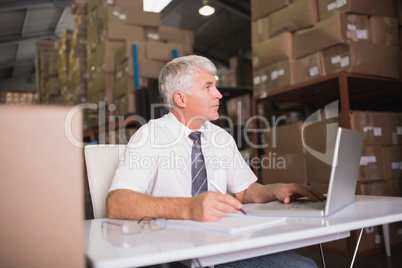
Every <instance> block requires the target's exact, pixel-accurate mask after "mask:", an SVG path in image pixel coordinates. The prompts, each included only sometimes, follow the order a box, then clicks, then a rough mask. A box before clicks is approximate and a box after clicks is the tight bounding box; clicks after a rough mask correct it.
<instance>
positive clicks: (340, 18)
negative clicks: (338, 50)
mask: <svg viewBox="0 0 402 268" xmlns="http://www.w3.org/2000/svg"><path fill="white" fill-rule="evenodd" d="M368 35H369V31H368V17H367V16H365V15H355V14H345V13H341V12H337V13H335V14H334V15H332V16H331V17H329V18H327V19H326V20H323V21H320V22H319V23H317V24H316V25H315V26H313V27H312V28H309V29H305V30H300V31H297V32H296V33H295V34H294V37H293V47H294V58H295V59H298V58H301V57H303V56H306V55H309V54H312V53H314V52H317V51H320V50H323V49H326V48H329V47H332V46H334V45H337V44H340V43H344V42H346V41H350V42H359V43H362V42H363V43H368V42H369V39H368V38H369V37H368Z"/></svg>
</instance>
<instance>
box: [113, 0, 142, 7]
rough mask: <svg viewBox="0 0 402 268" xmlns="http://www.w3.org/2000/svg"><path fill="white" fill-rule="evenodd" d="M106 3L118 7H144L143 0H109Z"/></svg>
mask: <svg viewBox="0 0 402 268" xmlns="http://www.w3.org/2000/svg"><path fill="white" fill-rule="evenodd" d="M106 3H107V4H108V5H110V6H117V7H129V8H139V9H143V8H144V5H143V0H107V1H106Z"/></svg>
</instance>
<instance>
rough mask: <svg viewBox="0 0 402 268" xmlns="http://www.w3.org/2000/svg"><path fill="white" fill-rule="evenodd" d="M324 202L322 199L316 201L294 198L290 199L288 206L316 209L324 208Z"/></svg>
mask: <svg viewBox="0 0 402 268" xmlns="http://www.w3.org/2000/svg"><path fill="white" fill-rule="evenodd" d="M325 203H326V200H324V201H318V202H312V201H308V200H296V201H292V202H291V203H290V208H291V209H301V208H305V209H317V210H323V209H324V208H325Z"/></svg>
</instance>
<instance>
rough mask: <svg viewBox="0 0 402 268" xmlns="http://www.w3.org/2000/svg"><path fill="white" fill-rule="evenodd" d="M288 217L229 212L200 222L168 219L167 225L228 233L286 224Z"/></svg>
mask: <svg viewBox="0 0 402 268" xmlns="http://www.w3.org/2000/svg"><path fill="white" fill-rule="evenodd" d="M285 222H286V217H257V216H246V215H243V214H240V213H238V214H228V215H227V216H226V217H223V218H222V219H221V220H220V221H214V222H200V221H192V220H168V221H167V226H170V227H178V228H187V229H192V230H200V231H213V232H221V233H228V234H237V233H240V232H246V231H253V230H258V229H265V228H269V227H271V226H275V225H279V224H284V223H285Z"/></svg>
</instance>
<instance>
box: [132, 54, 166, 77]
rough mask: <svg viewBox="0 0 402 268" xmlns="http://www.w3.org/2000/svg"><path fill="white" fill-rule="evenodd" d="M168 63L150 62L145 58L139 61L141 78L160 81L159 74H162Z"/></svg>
mask: <svg viewBox="0 0 402 268" xmlns="http://www.w3.org/2000/svg"><path fill="white" fill-rule="evenodd" d="M165 64H166V62H164V61H157V60H149V59H145V58H139V59H138V71H139V76H140V77H143V78H155V79H158V77H159V73H160V72H161V70H162V68H163V66H165ZM132 70H133V69H132V66H131V65H130V66H129V75H131V74H132V72H133V71H132Z"/></svg>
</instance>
